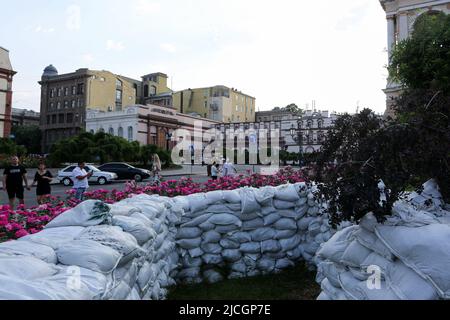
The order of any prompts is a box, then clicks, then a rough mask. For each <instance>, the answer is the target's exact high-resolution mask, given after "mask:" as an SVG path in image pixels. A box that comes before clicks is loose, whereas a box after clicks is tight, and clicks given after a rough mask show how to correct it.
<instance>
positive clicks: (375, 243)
mask: <svg viewBox="0 0 450 320" xmlns="http://www.w3.org/2000/svg"><path fill="white" fill-rule="evenodd" d="M366 221H367V220H366ZM355 237H356V240H357V241H358V242H359V243H360V244H361V245H363V246H364V247H366V248H368V249H369V250H371V251H374V252H376V253H377V254H379V255H381V256H382V257H384V258H386V259H388V260H391V261H392V260H393V259H394V255H393V254H392V252H391V251H390V250H389V248H388V247H387V246H386V245H384V243H383V242H382V241H381V240H380V239H379V238H378V237H377V236H376V234H375V233H374V232H370V231H368V230H367V229H366V228H360V229H359V230H358V231H356V232H355Z"/></svg>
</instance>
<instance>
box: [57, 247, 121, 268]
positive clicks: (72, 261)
mask: <svg viewBox="0 0 450 320" xmlns="http://www.w3.org/2000/svg"><path fill="white" fill-rule="evenodd" d="M56 255H57V257H58V261H59V263H61V264H63V265H66V266H72V265H73V266H78V267H82V268H85V269H89V270H92V271H96V272H102V273H106V274H107V273H110V272H112V271H113V270H114V269H115V268H116V267H117V265H118V264H119V262H120V259H121V258H122V257H121V255H120V253H119V252H117V251H116V250H114V249H112V248H110V247H107V246H104V245H102V244H100V243H98V242H95V241H92V240H74V241H72V242H70V243H66V244H63V245H61V246H60V247H59V248H58V249H56Z"/></svg>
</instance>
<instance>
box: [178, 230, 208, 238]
mask: <svg viewBox="0 0 450 320" xmlns="http://www.w3.org/2000/svg"><path fill="white" fill-rule="evenodd" d="M202 233H203V231H202V230H201V229H200V228H197V227H185V228H180V229H178V233H177V236H176V239H194V238H199V237H200V236H201V235H202Z"/></svg>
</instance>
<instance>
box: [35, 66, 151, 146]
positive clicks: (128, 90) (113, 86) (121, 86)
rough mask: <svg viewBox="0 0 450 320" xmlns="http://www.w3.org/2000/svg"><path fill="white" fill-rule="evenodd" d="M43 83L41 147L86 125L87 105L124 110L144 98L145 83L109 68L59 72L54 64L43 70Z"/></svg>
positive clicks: (76, 131) (77, 132) (66, 136)
mask: <svg viewBox="0 0 450 320" xmlns="http://www.w3.org/2000/svg"><path fill="white" fill-rule="evenodd" d="M39 84H40V85H41V109H40V110H41V112H40V114H41V121H40V126H41V129H42V131H43V141H42V151H43V152H44V153H46V152H49V151H50V148H51V146H52V145H53V144H54V143H55V142H57V141H59V140H61V139H64V138H68V137H70V136H73V135H76V134H79V133H80V132H81V131H82V130H83V129H84V128H85V115H86V109H87V108H93V107H95V108H96V109H99V110H104V111H110V112H112V111H121V110H123V109H124V108H125V107H127V106H129V105H134V104H136V103H137V102H139V101H140V100H141V95H140V92H141V91H142V90H143V89H142V83H141V82H140V81H138V80H133V79H130V78H127V77H123V76H120V75H116V74H113V73H111V72H109V71H95V70H89V69H79V70H77V71H75V72H73V73H67V74H61V75H59V74H58V71H57V70H56V68H55V67H53V66H52V65H50V66H48V67H47V68H45V70H44V74H43V75H42V79H41V81H40V82H39Z"/></svg>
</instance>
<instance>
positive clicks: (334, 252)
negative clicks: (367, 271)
mask: <svg viewBox="0 0 450 320" xmlns="http://www.w3.org/2000/svg"><path fill="white" fill-rule="evenodd" d="M358 229H359V228H358V226H352V227H348V228H345V229H343V230H341V231H338V232H336V234H335V235H334V236H333V237H331V239H330V240H329V241H327V242H326V243H324V244H322V245H321V248H320V249H319V251H318V252H317V254H318V255H319V256H321V257H322V258H324V259H329V260H331V261H333V262H335V263H340V261H341V259H342V256H343V255H344V252H345V250H347V248H348V246H349V245H350V243H351V241H352V240H353V235H354V233H355V232H356V231H357V230H358Z"/></svg>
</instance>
